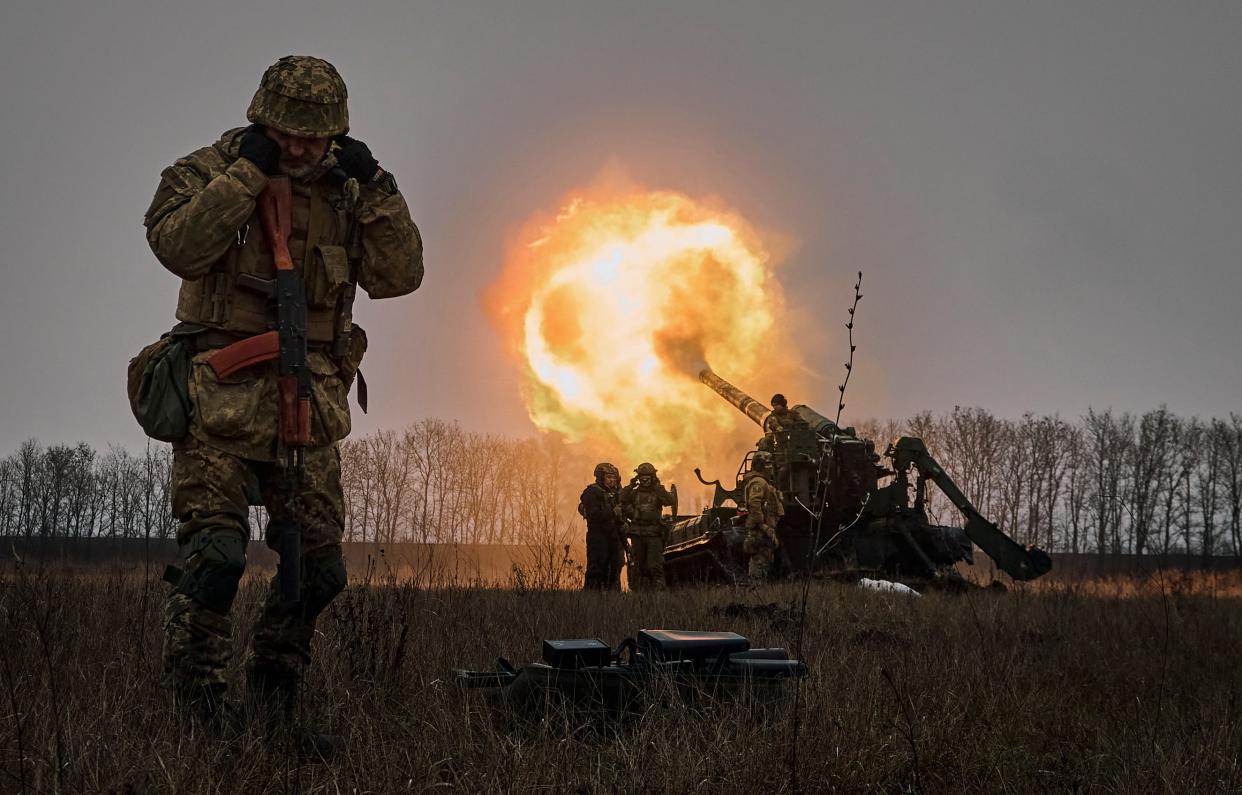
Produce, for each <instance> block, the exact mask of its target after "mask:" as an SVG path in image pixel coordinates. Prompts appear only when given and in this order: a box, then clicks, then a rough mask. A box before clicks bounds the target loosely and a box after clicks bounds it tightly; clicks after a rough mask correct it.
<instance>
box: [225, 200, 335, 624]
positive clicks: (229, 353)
mask: <svg viewBox="0 0 1242 795" xmlns="http://www.w3.org/2000/svg"><path fill="white" fill-rule="evenodd" d="M292 203H293V190H292V187H291V186H290V183H289V178H288V177H286V176H275V177H270V178H269V180H268V183H267V188H266V189H264V191H263V192H262V193H261V194H259V201H258V213H259V223H260V224H261V225H262V227H263V236H264V238H266V240H267V244H268V246H269V247H270V249H271V254H272V260H273V261H274V262H275V264H276V279H275V283H274V285H273V298H274V299H275V301H276V329H275V330H274V331H268V332H265V333H263V334H256V335H254V336H253V337H247V338H246V339H243V340H240V341H239V342H235V343H233V344H232V345H229V346H228V347H225V348H221V349H219V350H217V351H216V352H215V353H213V354H212V355H211V357H210V358H209V359H208V360H207V361H208V364H210V365H211V367H212V369H213V370H214V371H215V373H216V376H217V377H218V378H225V377H228V376H229V375H232V374H233V373H234V372H236V371H238V370H241V369H243V368H246V367H251V366H253V365H256V364H260V363H262V362H269V361H271V360H273V359H276V360H277V361H278V365H279V369H278V373H279V377H278V379H277V382H276V385H277V403H278V407H277V408H278V411H277V417H278V437H279V441H280V449H281V450H282V451H283V453H284V457H285V460H284V479H285V511H284V516H280V517H277V518H274V519H273V520H272V530H273V532H275V533H276V535H277V538H278V539H279V542H278V547H279V548H278V550H277V551H278V552H279V553H280V564H279V567H278V568H277V571H276V574H277V578H278V581H279V583H280V596H281V602H282V603H283V604H284V606H285V607H286V608H293V607H295V606H296V605H297V604H298V603H299V602H301V600H302V577H301V575H302V571H301V565H302V564H301V559H302V526H301V525H300V524H299V522H298V519H297V494H298V492H299V491H300V490H301V488H302V479H303V477H304V475H305V471H306V448H307V446H308V445H309V444H310V441H311V433H310V411H311V409H310V405H311V374H310V369H309V368H308V367H307V364H306V290H305V289H304V287H303V285H302V277H301V276H300V275H299V274H298V272H297V271H296V270H294V268H293V258H292V257H291V256H290V255H289V233H290V231H291V230H292V221H291V218H290V213H291V205H292Z"/></svg>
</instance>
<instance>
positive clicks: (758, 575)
mask: <svg viewBox="0 0 1242 795" xmlns="http://www.w3.org/2000/svg"><path fill="white" fill-rule="evenodd" d="M771 464H772V458H771V456H770V455H769V454H768V453H765V452H757V453H755V455H754V457H753V458H751V464H750V471H749V472H747V473H746V478H745V480H744V481H743V483H742V490H743V491H742V494H743V499H744V500H745V501H746V537H745V539H743V541H742V551H743V552H745V553H746V555H747V557H748V558H749V561H748V564H747V572H746V573H747V575H748V576H749V577H750V580H751V582H762V581H764V580H766V579H768V577H769V576H770V575H771V572H772V561H773V560H774V559H775V556H776V550H777V548H778V547H779V546H780V542H779V541H778V540H777V538H776V523H777V522H779V521H780V518H781V517H782V516H784V514H785V505H784V503H783V502H782V501H781V496H780V494H779V493H778V492H777V491H776V489H775V488H774V487H773V486H772V484H771V482H770V481H769V480H768V479H769V478H770V477H771V473H770V471H769V470H770V468H771Z"/></svg>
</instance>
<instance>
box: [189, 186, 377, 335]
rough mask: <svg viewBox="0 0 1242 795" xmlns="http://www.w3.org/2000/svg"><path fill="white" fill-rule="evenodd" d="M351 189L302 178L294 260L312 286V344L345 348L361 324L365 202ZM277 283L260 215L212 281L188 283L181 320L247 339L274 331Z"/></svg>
mask: <svg viewBox="0 0 1242 795" xmlns="http://www.w3.org/2000/svg"><path fill="white" fill-rule="evenodd" d="M346 187H348V185H346V186H342V185H340V184H339V183H336V182H334V181H331V180H326V179H319V180H316V181H314V182H310V183H303V182H299V181H297V180H294V181H293V204H292V207H291V210H292V212H291V216H292V227H293V231H292V234H290V236H289V254H290V256H291V257H292V259H293V263H294V267H295V268H296V269H297V270H298V271H299V272H300V273H301V276H302V279H303V283H304V284H305V286H306V307H307V313H306V331H307V340H308V341H309V342H311V343H321V344H329V343H334V344H335V345H334V347H340V348H341V350H343V349H344V348H343V346H344V345H345V344H346V342H347V339H348V335H349V332H350V329H351V328H352V325H353V301H354V294H355V292H356V289H357V272H358V267H357V266H358V263H359V262H360V261H361V259H362V245H361V242H360V239H359V236H358V234H357V230H356V224H355V222H354V218H355V207H356V199H357V196H356V193H354V194H353V195H352V196H351V194H350V192H349V191H348V190H346ZM275 278H276V267H275V264H274V262H273V261H272V255H271V253H270V249H269V247H268V244H267V240H266V239H265V237H264V235H263V226H262V224H260V223H259V218H258V215H257V214H252V215H251V216H250V219H249V220H248V221H247V222H246V224H245V226H243V227H242V228H241V229H240V230H238V232H237V236H236V239H235V240H234V242H233V244H232V245H230V246H229V250H228V251H227V252H226V253H225V254H224V256H223V257H221V258H220V259H219V260H217V261H216V262H215V264H213V265H212V266H211V270H210V271H209V272H208V273H207V275H205V276H204V277H202V278H201V279H196V280H193V281H189V280H183V281H182V283H181V293H180V295H179V297H178V299H177V319H178V320H182V321H186V322H189V323H197V324H200V325H203V326H208V327H210V328H215V329H220V330H222V331H229V332H235V333H238V334H241V335H249V334H257V333H261V332H264V331H268V330H269V329H272V328H274V327H275V320H276V312H275V301H274V298H273V292H272V288H273V286H274V285H275ZM338 355H340V354H339V352H338Z"/></svg>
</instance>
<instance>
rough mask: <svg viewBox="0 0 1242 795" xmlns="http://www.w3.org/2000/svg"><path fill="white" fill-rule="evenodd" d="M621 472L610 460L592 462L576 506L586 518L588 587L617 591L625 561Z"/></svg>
mask: <svg viewBox="0 0 1242 795" xmlns="http://www.w3.org/2000/svg"><path fill="white" fill-rule="evenodd" d="M620 498H621V473H620V472H619V471H618V470H617V468H616V467H615V466H613V465H612V464H607V463H604V464H596V466H595V482H594V483H592V484H591V485H589V486H587V487H586V488H585V489H583V491H582V497H581V499H580V501H579V503H578V510H579V512H580V513H581V514H582V515H583V517H585V518H586V523H587V533H586V555H587V563H586V582H585V583H584V587H585V588H586V590H588V591H592V590H596V591H620V590H621V566H622V565H623V564H624V563H625V537H624V535H623V534H622V532H623V530H624V526H623V525H622V522H621V503H620Z"/></svg>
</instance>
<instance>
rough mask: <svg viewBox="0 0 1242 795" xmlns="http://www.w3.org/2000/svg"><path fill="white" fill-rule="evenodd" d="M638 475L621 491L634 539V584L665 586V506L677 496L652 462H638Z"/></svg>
mask: <svg viewBox="0 0 1242 795" xmlns="http://www.w3.org/2000/svg"><path fill="white" fill-rule="evenodd" d="M634 473H635V474H634V478H633V479H632V480H631V481H630V483H629V485H627V486H626V487H625V488H624V489H623V490H622V492H621V514H622V516H623V517H624V518H625V520H626V523H627V529H626V535H627V536H628V537H629V541H630V564H629V573H630V588H631V589H632V590H635V591H647V590H663V588H664V540H665V538H666V537H667V536H668V526H667V525H666V524H665V523H664V517H663V516H662V515H661V514H662V509H663V508H664V506H666V505H667V506H672V505H674V504H675V503H676V499H675V497H674V496H673V493H671V492H670V491H669V490H668V489H666V488H664V485H663V484H662V483H660V479H659V478H658V477H657V476H656V468H655V467H654V466H652V465H651V464H648V463H642V464H639V465H638V468H637V469H635V470H634Z"/></svg>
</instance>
